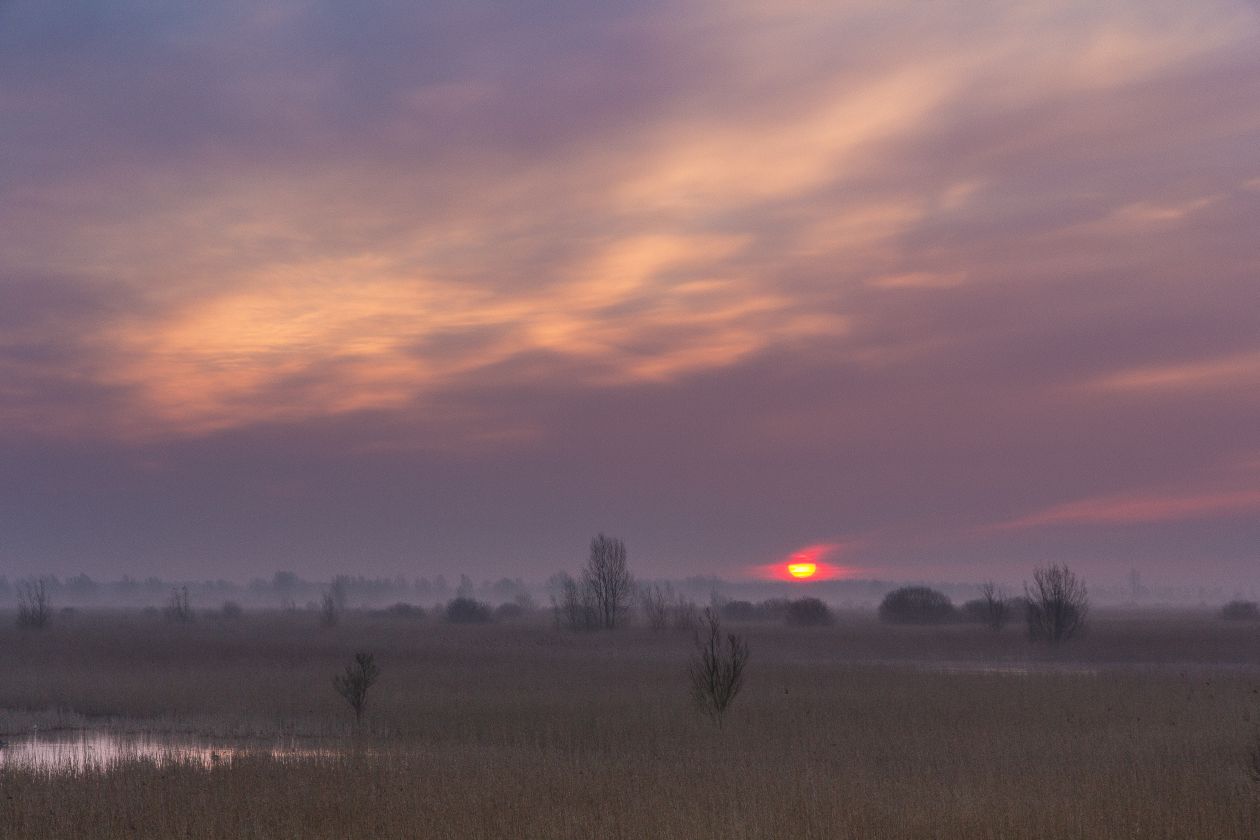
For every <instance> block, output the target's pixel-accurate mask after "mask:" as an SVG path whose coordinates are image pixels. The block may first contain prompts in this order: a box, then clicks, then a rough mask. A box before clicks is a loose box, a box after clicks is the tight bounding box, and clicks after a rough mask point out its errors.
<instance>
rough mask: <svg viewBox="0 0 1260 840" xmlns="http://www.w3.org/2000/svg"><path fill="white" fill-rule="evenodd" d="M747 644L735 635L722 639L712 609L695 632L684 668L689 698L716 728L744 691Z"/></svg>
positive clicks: (716, 616) (731, 634) (720, 628)
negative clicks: (691, 652)
mask: <svg viewBox="0 0 1260 840" xmlns="http://www.w3.org/2000/svg"><path fill="white" fill-rule="evenodd" d="M747 664H748V643H747V642H745V641H744V640H743V639H742V638H741V637H739V636H736V635H735V634H734V633H728V634H726V637H725V638H723V636H722V625H721V623H720V622H719V621H718V615H717V613H716V612H715V611H714V610H713V609H711V608H710V609H706V610H705V611H704V615H703V617H702V618H701V620H700V629H699V630H697V631H696V653H695V656H693V657H692V659H691V663H690V664H689V665H688V668H687V675H688V677H690V679H691V697H692V699H693V700H694V701H695V704H696V708H697V709H699V710H700V712H701V713H702V714H704V715H706V716H708V718H709V719H710V720H712V721H713V722H714V723H715V724H717V725H718V727H719V728H721V726H722V716H723V715H724V714H726V709H727V707H729V706H730V705H731V703H732V702H733V701H734V700H735V697H736V696H737V695H738V694H739V690H740V689H741V688H743V687H744V666H745V665H747Z"/></svg>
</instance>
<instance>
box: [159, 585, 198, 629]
mask: <svg viewBox="0 0 1260 840" xmlns="http://www.w3.org/2000/svg"><path fill="white" fill-rule="evenodd" d="M162 615H163V616H164V617H165V618H166V620H167V621H174V622H178V623H180V624H187V623H188V622H190V621H192V620H193V618H194V617H195V616H194V614H193V610H192V603H191V602H190V601H189V599H188V587H187V586H181V587H178V588H176V589H172V590H171V597H170V598H169V599H167V601H166V609H165V610H163V611H162Z"/></svg>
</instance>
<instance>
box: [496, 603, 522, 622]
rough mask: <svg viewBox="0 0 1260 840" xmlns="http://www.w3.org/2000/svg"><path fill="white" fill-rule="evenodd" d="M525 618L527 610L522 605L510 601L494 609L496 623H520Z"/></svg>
mask: <svg viewBox="0 0 1260 840" xmlns="http://www.w3.org/2000/svg"><path fill="white" fill-rule="evenodd" d="M524 617H525V608H524V607H522V606H521V605H520V604H517V603H514V602H512V601H508V602H507V603H503V604H499V606H497V607H495V608H494V619H495V621H520V620H521V619H522V618H524Z"/></svg>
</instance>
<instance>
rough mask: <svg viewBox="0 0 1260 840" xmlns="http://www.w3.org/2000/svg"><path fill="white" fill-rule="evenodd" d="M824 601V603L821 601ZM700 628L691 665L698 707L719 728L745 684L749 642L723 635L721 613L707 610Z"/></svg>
mask: <svg viewBox="0 0 1260 840" xmlns="http://www.w3.org/2000/svg"><path fill="white" fill-rule="evenodd" d="M820 603H821V602H820ZM700 623H701V626H702V627H703V629H702V630H698V631H696V654H695V656H694V657H693V658H692V660H691V662H690V663H689V664H688V666H687V676H688V677H689V678H690V680H691V697H692V700H693V701H694V702H695V704H696V708H697V709H699V710H700V712H701V713H703V714H705V715H707V716H708V717H709V719H710V720H712V721H713V722H714V723H715V724H717V725H718V726H719V727H721V726H722V716H723V715H725V714H726V709H727V707H728V706H730V705H731V703H732V702H733V701H734V700H735V697H736V696H737V695H738V694H739V690H740V689H741V688H743V686H744V668H745V667H746V666H747V665H748V643H747V642H746V641H744V639H743V638H741V637H739V636H736V635H735V634H734V633H727V634H725V635H723V633H722V625H721V624H720V623H719V622H718V616H717V613H716V612H715V611H714V610H712V609H707V610H705V611H704V617H703V618H702V619H701V620H700Z"/></svg>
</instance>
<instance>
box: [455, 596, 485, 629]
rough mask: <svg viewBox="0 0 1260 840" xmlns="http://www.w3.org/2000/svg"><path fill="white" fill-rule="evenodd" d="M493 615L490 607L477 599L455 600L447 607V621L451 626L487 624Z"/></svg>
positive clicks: (464, 598) (463, 598)
mask: <svg viewBox="0 0 1260 840" xmlns="http://www.w3.org/2000/svg"><path fill="white" fill-rule="evenodd" d="M491 615H492V613H491V610H490V605H489V604H487V603H485V602H484V601H478V600H477V599H476V598H467V597H459V598H454V599H452V600H451V601H450V603H448V604H447V605H446V620H447V621H449V622H450V623H451V624H485V623H486V622H488V621H490V618H491Z"/></svg>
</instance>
